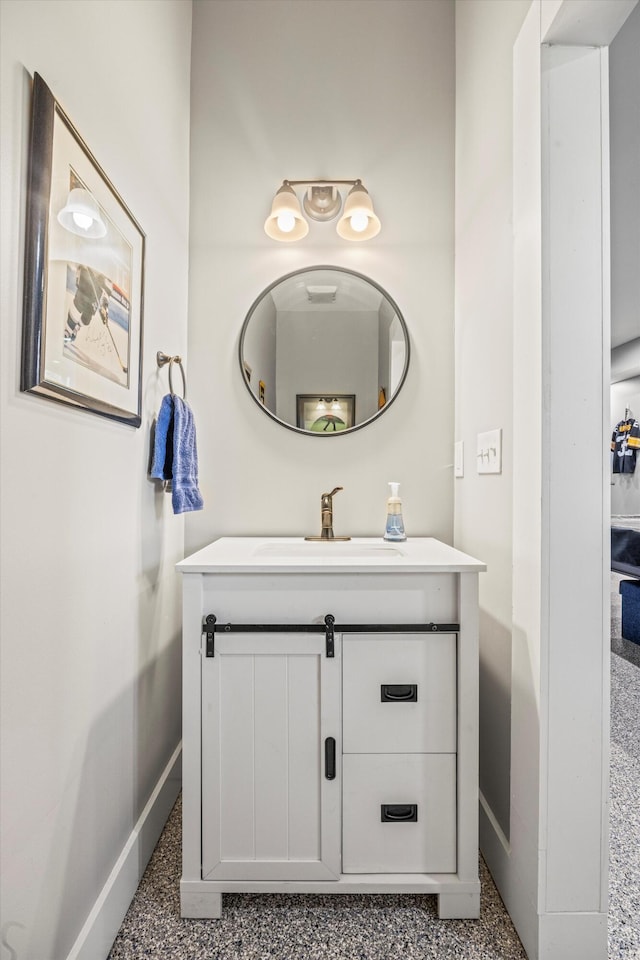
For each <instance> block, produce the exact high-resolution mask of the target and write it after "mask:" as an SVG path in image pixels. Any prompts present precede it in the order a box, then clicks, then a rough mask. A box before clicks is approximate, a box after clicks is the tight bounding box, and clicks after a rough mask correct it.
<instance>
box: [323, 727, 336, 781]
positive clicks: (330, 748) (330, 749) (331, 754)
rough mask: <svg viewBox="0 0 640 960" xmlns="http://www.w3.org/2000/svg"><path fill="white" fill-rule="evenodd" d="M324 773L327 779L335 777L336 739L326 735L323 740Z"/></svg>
mask: <svg viewBox="0 0 640 960" xmlns="http://www.w3.org/2000/svg"><path fill="white" fill-rule="evenodd" d="M324 775H325V777H326V778H327V780H335V778H336V741H335V738H334V737H327V739H326V740H325V742H324Z"/></svg>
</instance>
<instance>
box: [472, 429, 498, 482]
mask: <svg viewBox="0 0 640 960" xmlns="http://www.w3.org/2000/svg"><path fill="white" fill-rule="evenodd" d="M476 470H477V472H478V473H502V430H488V431H487V432H486V433H479V434H478V452H477V454H476Z"/></svg>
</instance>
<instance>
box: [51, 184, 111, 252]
mask: <svg viewBox="0 0 640 960" xmlns="http://www.w3.org/2000/svg"><path fill="white" fill-rule="evenodd" d="M58 221H59V223H61V224H62V226H63V227H64V228H65V230H69V231H70V233H75V234H77V235H78V236H79V237H90V238H91V239H94V240H97V239H99V238H100V237H104V236H105V234H106V232H107V228H106V226H105V223H104V220H103V219H102V217H101V216H100V208H99V207H98V204H97V203H96V201H95V199H94V198H93V197H92V196H91V194H90V193H89V191H88V190H85V189H84V188H83V187H74V188H73V190H71V191H70V192H69V196H68V197H67V202H66V204H65V206H64V207H63V208H62V210H61V211H60V213H59V214H58Z"/></svg>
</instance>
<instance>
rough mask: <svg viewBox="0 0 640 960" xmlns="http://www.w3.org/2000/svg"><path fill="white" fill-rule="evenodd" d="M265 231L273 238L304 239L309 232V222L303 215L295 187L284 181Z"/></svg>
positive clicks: (276, 196)
mask: <svg viewBox="0 0 640 960" xmlns="http://www.w3.org/2000/svg"><path fill="white" fill-rule="evenodd" d="M287 227H289V229H287ZM264 232H265V233H266V235H267V236H268V237H271V239H272V240H284V241H285V242H286V241H292V240H302V238H303V237H306V235H307V234H308V233H309V224H308V223H307V221H306V220H305V218H304V217H303V216H302V211H301V209H300V201H299V200H298V197H297V196H296V192H295V190H294V189H293V187H290V186H289V185H288V184H287V183H283V184H282V186H281V187H280V189H279V190H278V192H277V193H276V195H275V197H274V198H273V204H272V206H271V213H270V214H269V216H268V217H267V219H266V221H265V225H264Z"/></svg>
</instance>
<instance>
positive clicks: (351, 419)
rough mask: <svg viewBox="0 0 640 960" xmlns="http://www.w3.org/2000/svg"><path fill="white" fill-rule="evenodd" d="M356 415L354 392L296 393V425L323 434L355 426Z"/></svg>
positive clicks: (328, 434)
mask: <svg viewBox="0 0 640 960" xmlns="http://www.w3.org/2000/svg"><path fill="white" fill-rule="evenodd" d="M355 416H356V397H355V394H354V393H343V394H337V395H336V394H331V393H326V394H322V395H320V396H319V395H318V394H311V393H298V394H296V426H298V427H299V428H300V429H301V430H308V431H309V433H313V434H318V435H319V436H322V435H323V434H324V435H325V436H330V435H331V434H332V433H340V432H342V431H343V430H348V429H349V428H350V427H353V425H354V423H355Z"/></svg>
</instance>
